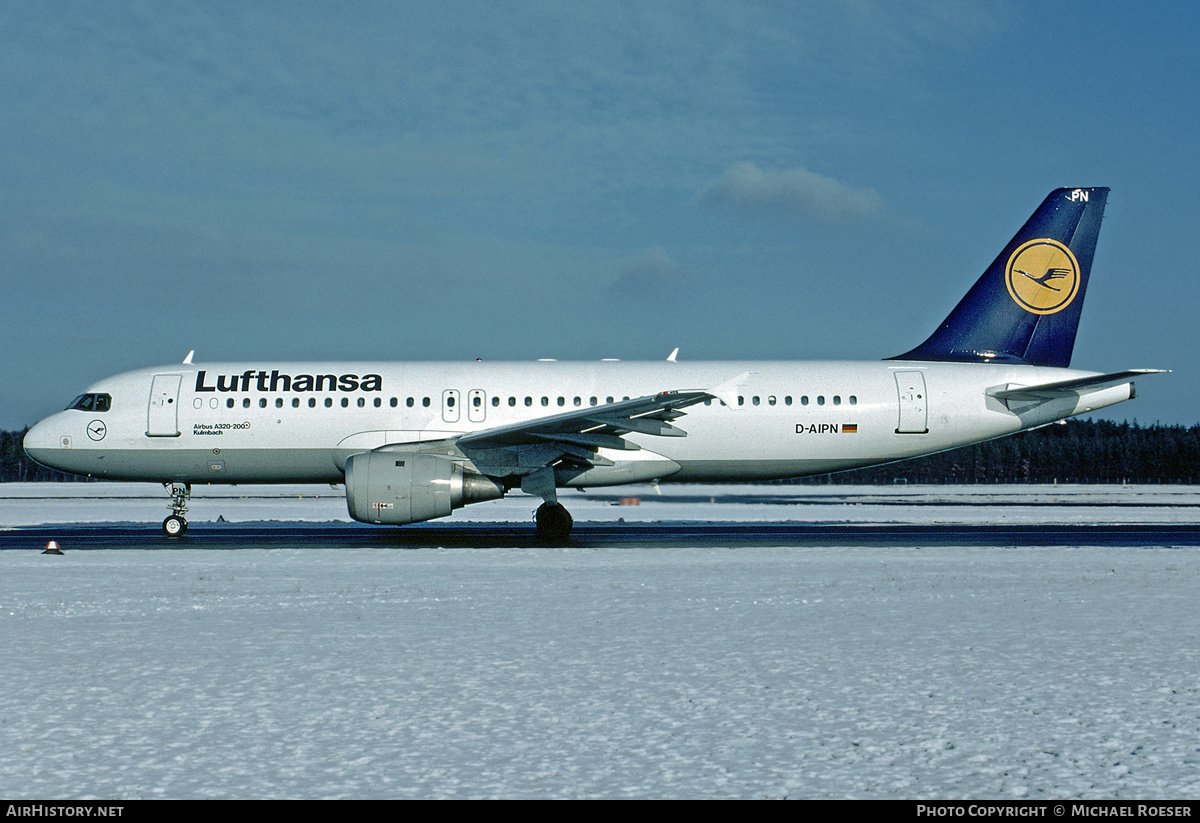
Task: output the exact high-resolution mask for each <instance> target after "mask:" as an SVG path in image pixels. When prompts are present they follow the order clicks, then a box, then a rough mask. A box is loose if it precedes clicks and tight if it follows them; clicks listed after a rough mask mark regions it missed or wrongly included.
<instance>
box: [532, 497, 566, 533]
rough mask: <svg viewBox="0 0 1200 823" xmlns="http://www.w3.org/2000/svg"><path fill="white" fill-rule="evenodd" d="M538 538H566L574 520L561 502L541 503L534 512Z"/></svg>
mask: <svg viewBox="0 0 1200 823" xmlns="http://www.w3.org/2000/svg"><path fill="white" fill-rule="evenodd" d="M534 519H535V520H536V521H537V535H538V539H539V540H547V541H559V540H566V539H567V535H569V534H570V533H571V527H572V526H574V525H575V521H574V520H573V519H572V518H571V513H570V512H569V511H567V507H566V506H564V505H563V504H562V503H543V504H542V505H540V506H538V510H537V512H536V513H535V514H534Z"/></svg>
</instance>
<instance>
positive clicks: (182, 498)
mask: <svg viewBox="0 0 1200 823" xmlns="http://www.w3.org/2000/svg"><path fill="white" fill-rule="evenodd" d="M163 486H165V487H166V489H167V493H168V494H170V495H171V516H170V517H168V518H167V519H166V520H164V521H163V525H162V527H163V534H165V535H166V536H167V537H183V533H184V532H186V531H187V526H188V524H187V520H186V519H184V516H183V515H184V513H185V512H187V504H188V499H189V498H190V497H191V496H192V486H191V484H190V483H164V484H163Z"/></svg>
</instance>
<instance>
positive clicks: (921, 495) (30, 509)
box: [0, 483, 1200, 531]
mask: <svg viewBox="0 0 1200 823" xmlns="http://www.w3.org/2000/svg"><path fill="white" fill-rule="evenodd" d="M559 494H560V500H561V501H562V503H563V504H564V505H566V506H567V508H568V509H569V510H570V511H571V514H572V515H573V516H574V518H575V521H576V522H583V521H612V520H617V519H621V518H623V519H624V520H626V521H660V520H672V521H674V520H682V521H687V520H705V521H709V520H719V521H789V520H800V521H804V522H810V523H929V522H948V523H1014V524H1029V523H1039V522H1047V521H1049V522H1057V523H1107V522H1112V521H1113V520H1114V518H1116V519H1118V520H1119V521H1120V522H1125V523H1171V522H1178V521H1179V520H1180V519H1181V518H1182V519H1184V520H1185V521H1186V522H1196V520H1197V519H1200V487H1198V486H1073V485H1062V486H771V485H762V486H760V485H704V484H682V485H671V484H663V485H662V486H660V487H658V488H657V489H656V488H653V487H651V486H648V485H634V486H621V487H617V488H612V489H593V490H591V491H587V492H581V491H575V490H571V489H566V490H560V493H559ZM169 500H170V497H169V495H168V494H167V493H166V492H165V491H164V490H163V487H162V486H160V485H158V484H155V483H0V531H2V530H3V529H5V528H12V527H14V526H32V525H39V524H43V523H126V524H127V523H145V524H158V523H161V522H162V520H163V518H164V517H166V516H167V514H168V513H169V507H168V502H169ZM623 500H624V501H626V502H633V501H636V503H637V505H621V502H622V501H623ZM540 503H541V500H540V499H538V498H536V497H530V496H527V495H523V494H521V493H519V492H517V493H514V494H511V495H510V496H508V497H506V498H505V499H503V500H495V501H491V502H488V503H477V504H475V505H471V506H466V507H464V508H462V509H458V510H457V511H455V512H454V514H453V515H452V516H451V517H449V518H445V519H443V520H442V521H439V522H443V523H452V522H460V523H468V522H497V521H510V522H514V523H520V522H528V521H530V520H531V519H532V516H533V511H534V509H536V508H537V507H538V505H539V504H540ZM187 518H188V521H189V522H190V523H204V522H213V521H215V520H217V519H218V518H221V519H223V520H225V521H227V522H250V523H254V522H270V521H286V522H347V523H349V522H353V521H352V520H351V518H350V515H349V514H348V513H347V511H346V496H345V491H344V490H343V489H342V487H340V486H339V487H331V486H314V485H272V486H196V487H195V488H194V489H193V492H192V498H191V503H190V507H189V510H188V513H187Z"/></svg>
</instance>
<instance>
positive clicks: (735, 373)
mask: <svg viewBox="0 0 1200 823" xmlns="http://www.w3.org/2000/svg"><path fill="white" fill-rule="evenodd" d="M1107 195H1108V189H1105V188H1078V189H1059V190H1057V191H1054V192H1052V193H1051V194H1050V195H1049V196H1048V197H1047V198H1046V199H1045V201H1044V202H1043V203H1042V204H1041V206H1040V207H1038V209H1037V211H1036V212H1034V214H1033V216H1032V217H1030V219H1029V220H1028V222H1026V223H1025V225H1024V226H1023V227H1022V228H1021V230H1020V231H1018V232H1017V234H1016V235H1015V236H1014V237H1013V238H1012V240H1011V241H1009V243H1008V245H1007V246H1006V247H1005V248H1004V249H1003V251H1001V252H1000V255H999V256H998V257H997V258H996V260H995V262H993V263H992V265H991V266H989V267H988V269H987V270H986V271H985V272H984V273H983V276H982V277H980V278H979V280H978V281H977V282H976V283H975V285H974V286H972V288H971V289H970V290H969V291H968V292H967V294H966V296H965V297H964V298H963V299H962V301H961V302H959V304H958V306H957V307H956V308H955V309H954V310H953V311H952V312H951V313H950V315H949V317H947V318H946V320H945V321H944V322H943V323H942V324H941V325H940V326H939V327H938V328H937V330H936V331H934V333H933V334H932V335H931V336H930V337H929V339H928V340H926V341H925V342H924V343H922V344H921V345H919V346H917V347H916V348H914V349H912V350H911V351H909V352H906V353H905V354H902V355H900V356H898V357H893V358H890V359H887V360H882V361H867V362H838V361H830V362H770V361H766V362H696V363H688V362H679V361H677V360H676V359H675V357H674V356H672V357H671V358H669V359H668V360H666V361H659V362H617V361H599V362H590V363H580V362H548V361H540V362H532V363H490V362H489V363H485V362H468V363H385V362H365V363H267V362H258V361H252V362H246V363H203V364H201V363H192V362H191V359H192V358H191V356H190V355H189V357H188V358H187V359H186V360H185V362H184V363H182V364H180V365H174V366H161V367H158V368H150V369H143V370H140V371H134V372H127V373H125V374H120V375H117V376H115V377H110V378H107V379H105V380H101V381H100V382H98V383H96V384H95V385H93V386H91V387H90V388H88V389H87V391H86V392H85V393H84V394H82V395H81V396H79V397H78V398H76V399H75V400H74V401H73V402H72V403H71V405H70V406H69V407H68V408H67V409H66V410H65V411H62V412H59V413H57V414H54V415H52V416H50V417H48V418H46V419H45V420H43V421H41V422H40V423H38V424H37V425H36V426H34V427H33V428H32V429H31V430H30V431H29V432H28V434H27V435H26V437H25V451H26V452H27V453H28V454H29V455H30V456H31V457H33V459H35V460H37V461H38V462H39V463H41V464H43V465H45V466H49V467H52V468H55V469H60V470H62V471H66V472H72V473H75V474H81V475H87V476H90V477H99V478H110V479H113V480H152V481H158V482H161V483H163V484H165V486H166V487H167V490H168V492H169V493H170V495H171V508H172V513H171V515H170V516H169V517H167V519H166V520H165V521H164V523H163V529H164V531H165V532H166V534H167V535H168V536H169V537H178V536H180V535H182V534H183V533H184V531H185V530H186V529H187V521H186V520H185V518H184V515H185V513H186V511H187V503H188V498H189V495H190V490H191V485H192V484H194V483H279V482H287V483H301V482H303V483H344V484H345V489H346V501H347V505H348V507H349V510H350V514H351V516H352V517H354V518H355V519H356V520H360V521H363V522H366V523H380V524H393V525H394V524H404V523H414V522H418V521H423V520H430V519H433V518H438V517H445V516H447V515H449V514H450V513H451V512H453V511H454V510H455V509H457V508H460V507H462V506H465V505H467V504H470V503H479V502H482V501H487V500H494V499H496V498H499V497H503V496H504V495H505V493H507V492H509V491H511V490H513V489H521V490H522V491H524V492H526V493H528V494H531V495H535V496H537V497H540V498H542V500H543V501H544V502H543V504H542V505H541V506H540V507H539V508H538V510H537V513H536V520H537V530H538V534H539V535H540V536H542V537H544V538H546V539H548V540H561V539H563V538H565V537H566V536H567V535H568V534H569V532H570V530H571V526H572V520H571V516H570V514H569V513H568V512H567V510H566V509H565V508H564V507H563V506H562V505H561V504H560V503H559V502H558V497H557V489H559V488H562V487H596V486H614V485H620V484H624V483H638V482H645V481H684V482H695V481H739V480H770V479H778V478H788V477H798V476H802V475H813V474H824V473H827V472H834V471H840V470H843V469H852V468H856V467H860V466H869V465H872V464H877V463H885V462H891V461H895V460H902V459H905V458H910V457H916V456H919V455H925V454H930V453H932V452H938V451H943V450H946V449H953V448H956V447H959V446H965V445H968V444H971V443H977V442H980V441H983V440H989V439H991V438H995V437H1000V436H1003V435H1007V434H1012V433H1015V432H1020V431H1025V430H1027V429H1032V428H1036V427H1038V426H1043V425H1046V424H1048V423H1052V422H1054V421H1057V420H1062V419H1064V418H1067V417H1071V416H1072V415H1077V414H1081V413H1085V412H1091V411H1094V410H1095V409H1100V408H1103V407H1105V406H1109V405H1112V404H1114V403H1119V402H1121V401H1122V400H1128V399H1130V398H1132V397H1134V379H1135V378H1137V377H1138V376H1140V375H1144V374H1150V373H1154V372H1155V371H1157V370H1152V369H1137V370H1127V371H1117V372H1110V373H1098V372H1093V371H1081V370H1077V369H1071V368H1070V362H1071V352H1072V349H1073V347H1074V343H1075V333H1076V329H1077V328H1078V325H1079V316H1080V310H1081V308H1082V306H1083V300H1084V293H1085V291H1086V288H1087V282H1088V274H1089V272H1090V270H1091V266H1092V256H1093V254H1094V252H1095V248H1096V238H1097V235H1098V233H1099V231H1100V222H1101V219H1102V217H1103V214H1104V205H1105V200H1106V198H1107Z"/></svg>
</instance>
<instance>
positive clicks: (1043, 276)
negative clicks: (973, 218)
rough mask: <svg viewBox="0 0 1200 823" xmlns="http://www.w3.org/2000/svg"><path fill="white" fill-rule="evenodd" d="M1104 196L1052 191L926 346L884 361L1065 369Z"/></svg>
mask: <svg viewBox="0 0 1200 823" xmlns="http://www.w3.org/2000/svg"><path fill="white" fill-rule="evenodd" d="M1107 198H1108V189H1106V188H1096V189H1058V190H1057V191H1053V192H1051V193H1050V196H1049V197H1047V198H1046V199H1045V200H1044V201H1043V202H1042V205H1041V206H1040V207H1039V208H1038V210H1037V211H1036V212H1034V213H1033V217H1030V218H1029V221H1028V222H1027V223H1026V224H1025V225H1024V226H1023V227H1022V228H1021V230H1020V231H1019V232H1017V234H1016V236H1015V237H1013V239H1012V240H1010V241H1009V243H1008V245H1007V246H1006V247H1005V248H1004V251H1002V252H1001V253H1000V256H999V257H997V258H996V260H995V262H993V263H992V265H990V266H988V269H987V271H985V272H984V273H983V277H981V278H979V281H978V282H976V283H975V285H974V286H972V287H971V290H970V291H969V292H967V296H966V297H964V298H963V299H962V301H961V302H960V303H959V304H958V305H957V306H956V307H955V308H954V311H952V312H950V316H949V317H947V318H946V319H945V321H943V323H942V325H941V326H939V327H938V330H937V331H935V332H934V333H933V334H932V335H931V336H930V338H929V339H928V340H926V341H925V342H924V343H922V344H921V345H919V346H917V347H916V348H915V349H913V350H912V351H910V352H907V353H906V354H902V355H900V356H899V357H893V358H890V359H892V360H937V361H957V362H983V361H1001V362H1010V363H1029V364H1031V365H1035V366H1058V367H1063V368H1065V367H1066V366H1069V365H1070V364H1071V350H1072V349H1073V348H1074V347H1075V332H1076V330H1077V329H1078V327H1079V312H1080V310H1081V309H1082V308H1083V295H1084V292H1085V291H1086V290H1087V281H1088V274H1089V273H1090V272H1091V270H1092V257H1093V256H1094V255H1095V252H1096V237H1097V235H1099V233H1100V221H1101V219H1102V218H1103V217H1104V203H1105V200H1107Z"/></svg>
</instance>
